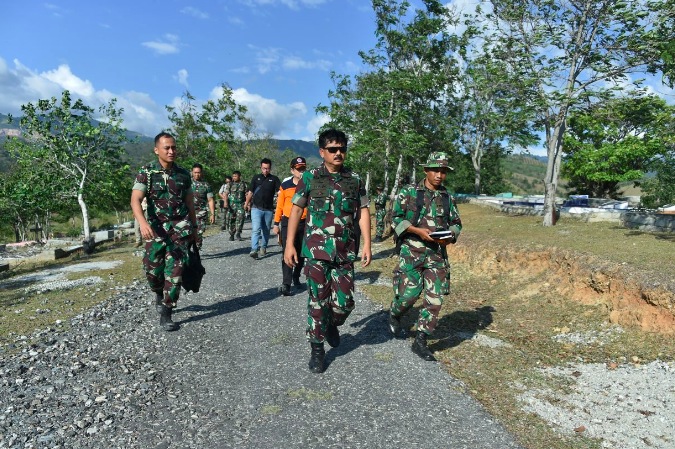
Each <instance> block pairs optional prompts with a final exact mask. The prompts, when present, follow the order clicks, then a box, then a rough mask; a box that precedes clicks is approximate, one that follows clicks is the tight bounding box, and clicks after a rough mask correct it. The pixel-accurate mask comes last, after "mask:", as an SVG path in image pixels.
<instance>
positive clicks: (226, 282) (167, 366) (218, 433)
mask: <svg viewBox="0 0 675 449" xmlns="http://www.w3.org/2000/svg"><path fill="white" fill-rule="evenodd" d="M248 250H249V248H248V244H247V242H229V241H227V238H226V236H225V235H224V234H221V235H217V236H215V237H211V238H209V239H207V240H206V243H205V250H204V252H203V259H204V260H203V261H204V265H205V267H206V269H207V275H206V277H205V279H204V283H203V285H202V290H201V291H200V292H199V293H197V294H194V293H191V294H184V295H183V297H182V299H181V301H180V303H179V305H178V309H177V311H176V314H175V318H176V320H177V321H178V322H179V323H180V326H181V329H180V330H179V331H177V332H173V333H166V332H163V331H160V330H159V329H158V326H157V323H158V317H157V315H156V312H155V311H154V307H152V306H151V295H150V294H149V292H148V291H147V289H146V287H145V284H144V283H136V284H133V285H129V286H126V287H124V288H120V289H119V290H118V291H117V292H115V294H114V295H113V296H112V297H111V298H110V299H109V300H106V301H104V302H103V303H101V304H100V305H97V306H96V307H94V308H92V309H91V310H89V311H88V312H87V313H84V314H82V315H79V316H77V317H75V318H73V319H72V320H71V321H70V322H68V323H59V322H57V323H56V324H55V325H54V326H53V327H52V328H49V329H42V330H40V331H37V332H36V333H35V334H33V335H27V336H21V337H18V338H17V339H16V340H15V341H14V342H13V343H12V344H11V345H9V346H7V347H3V348H2V349H0V448H100V447H108V448H200V449H203V448H228V447H237V448H240V447H255V448H279V447H283V448H294V447H297V448H308V447H325V448H366V447H368V448H371V447H411V448H412V447H414V448H450V447H452V448H460V449H461V448H477V447H480V448H495V449H504V448H516V447H519V446H518V444H517V443H516V442H515V440H514V438H513V437H512V436H511V435H509V434H508V433H507V432H506V431H505V430H504V429H503V428H502V427H501V426H500V425H499V424H498V423H497V422H495V420H494V419H493V418H492V417H490V416H489V415H488V414H487V413H486V412H485V411H484V410H483V408H482V407H481V406H480V405H479V404H477V403H476V402H475V401H474V400H473V399H472V398H471V397H470V396H469V395H467V394H466V393H465V391H464V386H463V385H462V384H461V383H460V382H458V381H457V380H455V379H453V378H451V377H450V376H448V375H447V374H446V373H445V371H444V370H443V368H442V367H441V366H439V365H438V364H435V363H430V362H424V361H422V360H421V359H419V358H418V357H417V356H415V355H414V354H413V353H412V352H410V350H409V344H410V342H409V341H408V342H406V341H399V340H392V339H390V337H389V336H388V334H387V331H386V327H385V326H386V320H385V316H386V315H385V314H384V313H383V312H382V310H380V309H379V308H378V307H377V306H375V305H373V304H372V303H371V302H370V301H368V300H367V299H366V298H364V297H363V296H361V295H359V296H358V297H357V307H356V311H355V312H354V313H353V314H352V315H351V317H350V319H349V320H348V321H347V323H346V324H345V326H344V327H343V328H342V343H341V345H340V346H339V347H338V348H335V349H331V350H330V351H328V354H327V361H328V368H327V370H326V372H325V373H323V374H320V375H317V374H312V373H310V372H309V371H308V369H307V360H308V357H309V345H308V344H307V343H306V341H305V338H304V326H305V324H304V322H305V313H306V312H305V310H306V305H305V293H304V292H303V291H295V292H294V295H293V296H290V297H280V296H278V294H277V286H278V285H279V282H280V279H281V269H280V254H279V248H278V247H276V246H273V247H271V248H270V250H269V252H268V255H267V256H266V257H263V258H261V259H260V260H257V261H255V260H253V259H251V258H250V257H249V256H248Z"/></svg>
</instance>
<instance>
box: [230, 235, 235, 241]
mask: <svg viewBox="0 0 675 449" xmlns="http://www.w3.org/2000/svg"><path fill="white" fill-rule="evenodd" d="M230 242H234V234H230Z"/></svg>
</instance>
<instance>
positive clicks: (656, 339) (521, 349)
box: [360, 204, 675, 449]
mask: <svg viewBox="0 0 675 449" xmlns="http://www.w3.org/2000/svg"><path fill="white" fill-rule="evenodd" d="M459 209H460V214H461V216H462V222H463V224H464V229H463V231H462V235H461V237H460V241H459V243H458V249H460V248H459V247H460V246H464V248H463V249H462V251H463V254H469V256H468V257H462V258H459V257H455V258H454V259H453V255H452V253H453V251H452V250H451V251H450V253H451V256H450V261H451V269H452V283H451V293H450V295H449V296H447V297H445V302H444V303H443V307H442V309H441V314H440V318H439V324H438V327H437V329H436V331H435V332H434V334H433V338H432V339H430V347H431V349H432V350H434V351H436V354H437V357H438V358H439V360H440V361H441V363H443V365H444V366H445V367H446V369H447V371H448V372H449V373H450V374H451V375H453V376H454V377H456V378H458V379H460V380H461V381H462V382H463V383H464V385H466V388H467V390H468V392H469V393H470V394H471V395H473V396H474V397H475V398H476V399H478V400H479V401H480V402H481V403H482V404H483V405H484V406H485V407H486V409H487V410H488V411H489V412H490V413H492V414H493V415H494V416H496V417H497V418H498V419H499V420H500V421H501V422H502V423H503V424H504V426H505V427H506V428H507V429H508V430H509V431H511V432H512V433H514V434H515V435H516V436H517V438H518V439H519V442H520V443H521V444H522V445H523V446H525V447H527V448H531V449H535V448H536V449H539V448H542V447H546V448H550V449H579V448H584V449H595V448H600V447H601V444H600V442H599V441H597V440H595V439H590V438H587V437H584V436H582V435H572V436H565V435H562V434H561V433H559V432H557V431H555V430H554V429H553V428H552V427H551V426H550V425H549V424H548V423H547V422H545V421H544V420H542V419H541V418H539V417H538V416H536V415H533V414H530V413H527V412H524V411H522V409H521V407H522V404H521V403H520V402H519V400H518V396H519V395H520V394H521V393H522V392H523V391H524V390H526V389H538V390H540V389H550V390H551V391H553V392H555V394H563V393H564V392H565V391H568V390H569V388H570V386H569V385H568V384H566V383H565V382H564V381H563V380H561V378H560V377H556V376H546V375H544V374H542V373H541V371H540V370H539V368H544V367H551V366H558V365H565V364H568V363H619V364H622V363H649V362H651V361H653V360H655V359H661V360H667V361H670V360H672V359H673V354H675V341H674V340H673V339H672V337H669V336H668V335H664V334H658V333H648V332H644V331H641V330H640V329H638V328H630V327H619V326H615V325H612V324H610V323H609V322H608V306H607V304H605V303H603V302H602V301H595V302H593V301H590V302H580V301H575V300H572V299H571V298H570V297H567V296H564V295H561V294H560V292H559V291H558V289H557V287H558V286H557V285H556V282H555V281H556V279H555V278H554V279H551V278H550V275H551V273H550V272H549V271H547V270H541V269H539V268H538V267H536V266H534V265H528V264H527V263H523V262H522V260H520V261H518V260H512V261H509V260H501V261H500V262H499V263H500V264H501V265H505V264H506V267H502V268H503V269H492V268H491V267H493V266H494V265H491V263H492V262H493V261H491V260H487V259H489V257H487V256H485V248H486V247H488V248H489V251H490V252H491V254H492V257H493V258H495V259H497V258H499V257H501V256H500V254H501V253H502V252H504V254H510V253H511V252H513V251H521V252H523V253H524V254H526V255H527V254H532V253H535V252H541V251H553V252H554V253H556V252H557V251H568V252H570V253H571V254H573V255H578V256H579V257H582V256H583V257H586V258H591V260H596V261H597V263H598V265H604V264H616V263H619V264H620V265H622V266H624V268H626V270H627V272H629V273H635V274H636V275H637V274H640V276H641V277H642V278H647V279H652V280H653V281H654V282H664V283H667V282H668V280H672V279H674V278H675V266H674V265H675V264H673V263H672V245H673V236H671V235H663V234H657V233H647V232H635V231H632V230H628V229H625V228H621V227H619V226H618V225H616V224H611V223H582V222H577V221H573V220H562V221H560V222H558V224H557V225H556V226H555V227H549V228H544V227H543V226H542V225H541V218H538V217H514V216H507V215H503V214H501V213H500V212H499V211H496V210H495V209H492V208H487V207H481V206H476V205H471V204H460V206H459ZM392 246H393V245H392V244H391V239H389V240H388V241H386V242H385V243H383V244H382V245H378V246H377V248H378V250H379V252H380V253H383V254H386V253H388V252H391V248H392ZM474 249H476V251H475V252H473V250H474ZM472 253H474V254H475V253H480V254H481V256H480V257H481V259H480V260H471V256H470V255H471V254H472ZM572 259H573V257H572ZM569 260H570V258H567V259H564V261H569ZM509 263H511V265H508V264H509ZM532 263H533V264H534V263H536V260H533V261H532ZM396 264H397V259H396V258H394V257H385V258H375V259H374V261H373V262H372V263H371V265H370V266H369V267H367V268H366V269H360V271H361V274H362V275H363V276H365V277H368V278H371V279H372V278H378V277H379V279H378V280H379V281H382V280H384V279H385V278H386V280H387V282H385V283H384V284H385V285H381V282H378V283H374V284H362V285H360V288H361V289H362V290H363V291H364V292H365V293H366V294H367V295H368V297H369V298H370V299H371V300H373V301H375V302H378V303H380V304H382V305H383V307H384V308H385V309H388V308H389V305H390V302H391V299H392V289H391V287H390V284H389V282H390V279H391V272H392V270H393V269H394V267H395V265H396ZM509 268H511V269H509ZM591 268H592V267H591ZM387 284H388V285H387ZM572 293H573V292H572ZM420 304H421V300H420V301H418V303H417V304H416V305H417V306H419V305H420ZM418 310H419V309H418V308H415V309H413V310H411V312H409V313H408V314H407V315H406V316H405V317H404V318H403V319H402V324H403V325H404V326H406V327H407V328H408V329H409V330H410V331H412V330H414V329H413V328H414V325H415V322H416V319H417V313H418ZM410 341H411V340H410ZM566 430H570V429H566ZM572 433H573V432H572Z"/></svg>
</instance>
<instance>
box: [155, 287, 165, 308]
mask: <svg viewBox="0 0 675 449" xmlns="http://www.w3.org/2000/svg"><path fill="white" fill-rule="evenodd" d="M162 307H164V293H163V292H155V310H157V312H158V313H162Z"/></svg>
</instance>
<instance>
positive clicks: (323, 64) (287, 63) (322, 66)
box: [283, 56, 332, 72]
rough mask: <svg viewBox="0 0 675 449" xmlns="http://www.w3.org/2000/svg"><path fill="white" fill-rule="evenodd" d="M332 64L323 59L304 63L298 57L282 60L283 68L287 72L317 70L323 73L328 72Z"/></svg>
mask: <svg viewBox="0 0 675 449" xmlns="http://www.w3.org/2000/svg"><path fill="white" fill-rule="evenodd" d="M331 65H332V63H331V62H330V61H327V60H325V59H319V60H317V61H305V60H304V59H302V58H300V57H298V56H288V57H286V58H284V62H283V67H284V68H285V69H288V70H297V69H319V70H323V71H326V72H327V71H329V70H330V67H331Z"/></svg>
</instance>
